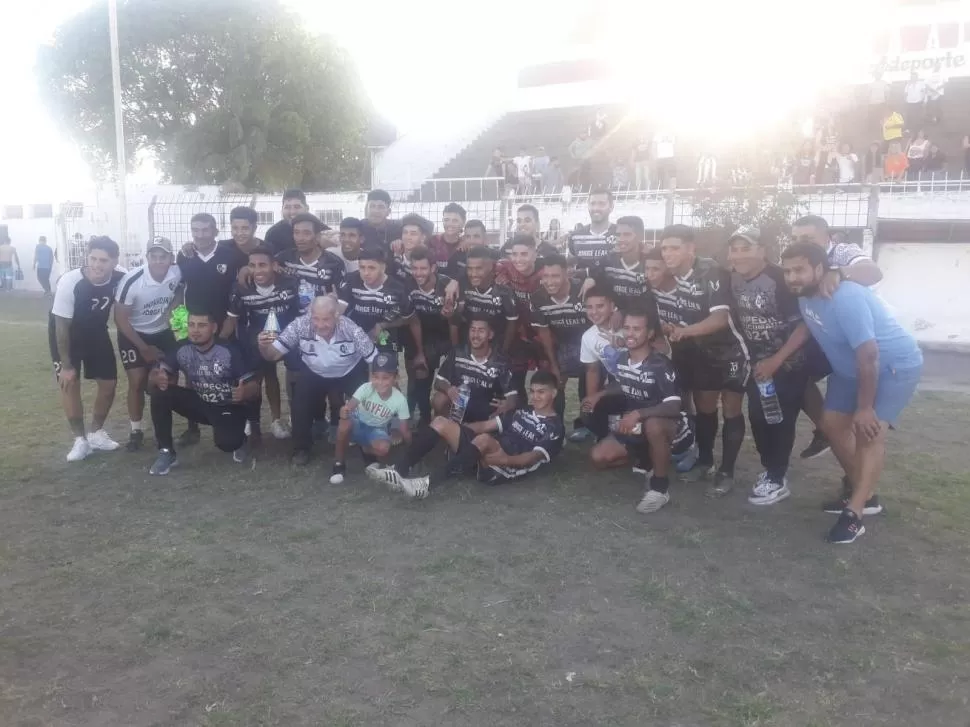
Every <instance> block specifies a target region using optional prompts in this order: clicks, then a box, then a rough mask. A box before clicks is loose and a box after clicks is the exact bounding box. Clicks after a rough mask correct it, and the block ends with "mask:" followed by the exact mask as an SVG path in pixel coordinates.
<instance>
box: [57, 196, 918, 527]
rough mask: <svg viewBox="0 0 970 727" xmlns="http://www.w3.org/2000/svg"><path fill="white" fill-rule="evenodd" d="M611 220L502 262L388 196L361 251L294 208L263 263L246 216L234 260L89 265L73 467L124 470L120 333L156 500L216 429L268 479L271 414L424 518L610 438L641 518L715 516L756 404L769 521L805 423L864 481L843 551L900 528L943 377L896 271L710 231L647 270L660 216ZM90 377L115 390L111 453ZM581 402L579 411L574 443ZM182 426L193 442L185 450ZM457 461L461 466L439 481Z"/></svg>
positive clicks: (807, 228)
mask: <svg viewBox="0 0 970 727" xmlns="http://www.w3.org/2000/svg"><path fill="white" fill-rule="evenodd" d="M588 204H589V217H590V222H589V224H588V225H586V226H585V227H584V228H582V229H577V230H576V231H574V232H573V233H571V234H569V235H568V236H567V239H563V240H560V241H558V242H560V243H562V244H561V245H556V244H551V243H549V242H544V241H542V240H541V236H540V233H539V230H540V227H539V219H538V218H539V215H538V212H537V210H536V209H535V208H534V207H532V206H530V205H524V206H522V207H520V208H519V210H518V212H517V218H516V234H515V235H514V236H513V237H511V239H509V240H508V241H507V242H506V243H505V245H504V246H503V247H502V248H501V249H500V250H499V249H495V248H492V247H489V245H488V244H487V243H488V238H487V231H486V228H485V225H484V224H482V222H480V221H478V220H467V219H466V213H465V210H464V209H463V208H462V207H461V206H460V205H458V204H455V203H452V204H449V205H447V206H446V207H445V208H444V212H443V218H442V221H441V222H442V232H441V233H440V234H438V235H435V234H433V232H434V230H433V228H434V225H433V223H431V222H430V221H428V220H426V219H424V218H423V217H420V216H418V215H407V216H405V217H404V218H402V219H401V220H399V221H396V220H392V219H390V216H389V215H390V211H391V199H390V197H389V195H388V194H387V193H386V192H383V191H381V190H374V191H372V192H371V193H370V194H369V195H368V199H367V207H366V215H365V218H364V219H362V220H361V219H357V218H345V219H344V220H343V221H342V222H341V223H340V228H339V231H337V230H330V229H329V228H327V227H326V226H325V225H324V224H322V223H321V221H320V220H319V219H318V218H317V217H315V216H314V215H312V214H310V213H309V211H308V208H307V205H306V198H305V196H304V194H303V193H302V192H300V191H299V190H290V191H288V192H286V193H285V194H284V197H283V209H282V213H283V214H282V217H283V219H282V220H281V221H280V222H278V223H277V224H276V225H274V226H273V227H272V228H270V229H269V230H268V232H267V233H266V235H265V239H264V240H259V239H257V238H256V236H255V234H256V229H257V215H256V212H255V210H253V209H251V208H248V207H238V208H236V209H234V210H232V212H231V213H230V225H231V239H226V240H221V241H220V240H218V239H217V237H218V229H217V224H216V220H215V219H214V218H213V217H212V216H211V215H209V214H198V215H195V216H194V217H193V218H192V220H191V234H192V242H191V243H188V244H186V245H184V246H183V247H182V248H181V249H180V250H176V249H173V245H172V243H171V242H170V241H169V240H168V239H166V238H161V237H158V238H155V239H154V240H152V242H151V243H150V244H149V246H148V249H147V251H146V256H145V263H144V264H143V265H142V266H140V267H138V268H136V269H133V270H131V271H128V272H124V271H121V270H120V269H119V268H118V267H117V263H118V255H119V249H118V245H117V244H116V243H115V242H114V241H112V240H111V239H109V238H105V237H100V238H92V240H91V241H90V244H89V249H88V252H87V259H86V263H85V265H84V266H83V267H82V268H80V269H77V270H73V271H71V272H68V273H66V274H65V275H63V276H62V277H61V279H60V280H59V281H58V284H57V289H56V293H55V295H54V302H53V306H52V310H51V315H50V325H49V332H50V346H51V354H52V358H53V361H54V366H55V372H56V374H57V379H58V383H59V387H60V391H61V398H62V402H63V406H64V410H65V413H66V415H67V418H68V421H69V423H70V426H71V429H72V432H73V434H74V437H75V440H74V445H73V447H72V449H71V451H70V453H69V454H68V456H67V459H68V460H69V461H77V460H81V459H84V458H86V457H87V456H89V455H90V454H91V453H92V452H93V451H94V450H113V449H117V448H118V447H119V446H120V445H119V443H117V442H115V441H114V440H112V439H111V437H110V436H109V435H108V434H107V433H106V432H105V430H104V423H105V420H106V418H107V416H108V413H109V410H110V408H111V405H112V402H113V399H114V395H115V388H116V379H117V370H116V356H115V349H114V346H113V345H112V342H111V340H110V337H109V333H108V322H109V317H110V315H111V313H112V310H113V312H114V320H115V323H116V327H117V331H118V334H117V348H118V351H119V353H120V359H121V362H122V366H123V367H124V369H125V372H126V374H127V378H128V392H127V408H128V416H129V419H130V423H131V432H130V435H129V441H128V443H127V448H128V449H129V450H130V451H137V450H139V449H141V448H142V446H143V444H144V432H143V415H144V408H145V397H146V394H147V395H148V398H149V401H150V415H151V419H152V425H153V429H154V434H155V439H156V442H157V445H158V454H157V457H156V459H155V461H154V463H153V464H152V465H151V467H150V472H151V474H153V475H165V474H168V473H169V471H170V470H171V468H172V467H173V466H175V465H176V464H177V455H176V447H184V446H188V445H191V444H195V443H197V442H198V441H199V439H200V430H199V426H200V425H206V426H209V427H211V428H212V432H213V440H214V442H215V445H216V447H217V448H218V449H220V450H222V451H224V452H227V453H232V457H233V459H234V460H235V461H236V462H240V463H242V462H246V461H247V460H248V459H249V458H250V457H251V456H252V455H253V452H255V451H257V450H258V449H259V447H260V445H261V437H262V429H261V426H260V421H261V410H262V398H263V396H264V392H265V397H266V399H267V400H268V408H269V411H270V422H271V423H270V429H271V433H272V435H273V436H274V437H276V438H279V439H286V438H292V442H293V454H292V461H293V463H294V464H296V465H305V464H307V462H308V461H309V459H310V453H311V450H312V448H313V446H314V441H315V439H318V438H320V437H323V436H328V437H329V439H330V442H331V443H332V444H333V447H334V462H333V471H332V474H331V477H330V481H331V482H332V483H334V484H339V483H341V482H343V480H344V478H345V476H346V473H347V456H348V451H349V448H350V446H351V445H356V446H357V447H359V450H360V452H361V455H362V457H363V460H364V463H365V465H366V466H365V468H364V472H365V473H366V475H367V476H368V477H370V478H371V479H373V480H376V481H378V482H382V483H386V484H387V485H388V486H390V488H391V489H392V490H395V491H399V492H404V493H406V494H407V495H409V496H411V497H415V498H422V497H425V496H426V495H427V494H428V492H429V487H430V486H431V485H432V483H438V482H439V481H441V480H443V479H446V478H448V477H457V476H463V475H472V474H474V475H475V476H477V477H478V479H479V480H480V481H482V482H485V483H488V484H496V483H500V482H506V481H511V480H517V479H519V478H521V477H524V476H526V475H528V474H530V473H532V472H535V471H536V470H539V469H541V468H543V467H545V466H547V465H548V464H549V463H550V462H551V461H552V460H553V459H554V458H555V457H556V455H557V454H558V453H559V452H560V451H561V450H562V447H563V444H564V440H566V439H569V440H570V441H573V442H581V441H583V440H585V439H591V440H595V443H594V444H593V445H592V448H591V449H590V453H589V457H590V462H591V464H592V466H593V467H596V468H606V467H619V466H624V465H626V466H631V465H632V467H633V469H634V471H641V472H643V473H644V474H645V477H646V492H645V494H644V496H643V498H642V500H641V501H640V503H639V505H638V506H637V510H638V511H640V512H642V513H652V512H655V511H657V510H659V509H660V508H662V507H663V506H664V505H665V504H666V503H667V502H668V501H669V499H670V495H669V493H668V489H669V485H670V479H671V477H672V476H679V477H681V478H682V479H684V480H686V481H701V480H703V481H706V483H707V490H706V491H707V494H708V495H709V496H710V497H721V496H723V495H726V494H727V493H729V492H730V491H731V490H732V488H733V485H734V469H735V463H736V461H737V458H738V454H739V451H740V448H741V445H742V443H743V440H744V436H745V429H746V424H745V418H744V414H743V411H742V404H743V400H744V397H745V395H747V399H748V407H747V409H748V422H749V423H750V427H751V432H752V435H753V439H754V442H755V445H756V447H757V450H758V453H759V455H760V458H761V464H762V467H763V471H762V473H761V474H760V476H759V477H758V478H757V481H756V482H754V483H753V485H752V488H751V491H750V494H749V496H748V500H749V502H751V503H752V504H754V505H772V504H775V503H777V502H780V501H782V500H784V499H785V498H787V497H788V496H789V495H790V490H789V483H788V477H787V473H788V467H789V460H790V458H791V455H792V450H793V447H794V441H795V424H796V420H797V418H798V416H799V413H800V412H801V411H804V412H805V413H806V415H807V416H808V417H810V419H811V420H812V421H813V423H814V425H815V437H814V439H813V441H812V444H811V445H810V447H809V448H808V450H806V452H804V453H802V454H803V456H812V455H818V454H822V453H824V452H826V451H828V449H829V448H831V450H832V452H833V454H834V455H835V456H836V457H837V459H838V461H839V463H840V464H841V466H842V468H843V470H844V472H845V476H844V478H843V480H842V491H841V493H840V494H839V496H838V497H836V498H835V499H834V500H833V501H832V502H830V503H826V504H825V506H824V507H825V510H826V511H827V512H832V513H833V514H836V515H838V519H837V521H836V522H835V524H834V525H833V526H832V528H831V530H830V532H829V535H828V539H829V540H830V541H831V542H836V543H848V542H852V541H854V540H855V539H856V538H857V537H859V536H860V535H862V534H863V533H865V528H864V526H863V524H862V518H863V516H866V515H875V514H879V513H880V512H882V511H883V507H882V505H881V504H880V502H879V500H878V497H877V495H876V485H877V481H878V478H879V475H880V472H881V469H882V465H883V460H884V454H885V438H886V432H887V429H888V428H889V427H890V425H892V424H893V422H894V421H895V420H896V418H897V417H898V416H899V414H900V412H901V411H902V409H903V408H904V407H905V406H906V404H907V403H908V401H909V400H910V398H911V397H912V395H913V393H914V391H915V389H916V386H917V383H918V381H919V378H920V371H921V368H922V357H921V354H920V350H919V348H918V347H917V344H916V342H915V340H914V339H913V338H912V336H910V335H909V334H908V333H907V332H906V331H905V330H903V329H902V328H901V327H900V326H899V325H898V324H897V322H896V321H895V320H894V318H893V317H892V315H891V313H890V312H889V311H888V309H887V308H886V306H885V305H884V304H883V302H882V301H881V300H880V299H879V297H878V296H877V295H876V294H875V293H874V292H872V291H871V290H870V286H872V285H874V284H876V283H877V282H879V280H880V278H881V273H880V270H879V268H878V266H877V265H876V264H875V262H874V261H873V260H872V259H871V258H870V257H869V256H867V255H866V254H865V253H864V251H863V250H862V249H861V248H859V247H858V246H856V245H853V244H850V243H845V242H838V241H835V240H833V239H832V236H831V234H830V230H829V227H828V225H827V223H826V221H825V220H824V219H822V218H819V217H805V218H802V219H800V220H798V221H797V222H796V224H795V225H794V228H793V240H792V241H791V244H789V245H788V246H787V247H786V248H785V249H784V250H783V252H782V254H781V264H780V265H777V264H775V263H773V262H771V261H770V259H769V257H770V256H769V252H768V250H767V249H766V248H767V245H766V244H765V241H763V240H762V239H760V235H759V232H758V231H757V230H754V229H752V230H739V231H738V232H736V233H735V234H734V235H733V236H731V238H730V239H729V240H727V241H726V256H725V258H726V260H727V265H726V266H722V265H720V264H718V263H717V262H715V261H714V260H712V259H708V258H703V257H698V256H697V254H696V250H695V240H694V234H693V231H692V230H691V228H689V227H687V226H684V225H672V226H670V227H668V228H666V229H665V230H664V231H663V233H662V235H661V239H660V242H659V243H658V244H657V245H656V246H653V245H651V246H648V245H647V244H646V243H645V240H644V225H643V221H642V220H641V219H640V218H639V217H633V216H628V217H621V218H619V219H617V220H615V221H612V220H611V214H612V211H613V198H612V195H611V194H610V192H609V191H605V190H603V191H594V192H592V193H591V194H590V196H589V203H588ZM561 250H562V251H561ZM183 306H184V308H183ZM184 310H187V313H185V314H184V315H183V316H181V317H180V316H179V315H178V312H179V311H184ZM173 311H174V312H175V313H176V315H173ZM402 355H403V361H404V367H405V369H406V373H407V385H406V387H404V391H402V390H401V389H400V388H399V386H400V383H401V382H400V379H399V371H398V365H399V364H398V362H399V360H400V359H401V358H402ZM279 361H283V364H284V365H283V367H282V368H280V367H278V362H279ZM281 371H282V376H281ZM530 372H533V373H532V375H531V376H529V373H530ZM82 373H83V376H84V378H87V379H93V380H94V381H95V382H96V385H97V395H96V398H95V402H94V406H93V409H94V411H93V414H92V417H91V424H90V427H89V428H86V427H85V422H84V416H83V411H82V406H81V396H80V378H81V375H82ZM826 377H827V382H826V387H825V395H824V398H823V396H822V394H821V392H820V390H819V387H818V382H819V381H820V380H821V379H823V378H826ZM571 379H575V380H576V381H577V388H578V398H579V401H580V412H579V416H578V417H577V418H576V419H575V420H574V421H573V423H572V431H571V433H569V434H568V436H567V432H566V427H565V424H564V421H563V418H564V412H565V402H566V396H565V390H566V387H567V385H568V383H569V381H570V380H571ZM527 382H528V383H527ZM284 387H285V388H286V390H287V392H288V398H289V403H290V417H289V422H287V421H286V420H285V419H284V417H283V413H282V391H283V388H284ZM719 409H720V412H721V422H722V423H721V422H719V418H718V410H719ZM176 413H177V414H179V415H180V416H181V417H184V418H185V420H186V421H187V427H186V429H185V430H184V431H183V432H182V433H181V434H180V435H179V436H178V438H177V439H176V437H175V436H174V434H173V418H174V414H176ZM719 423H720V424H721V427H720V428H721V457H720V461H719V462H717V463H715V457H714V455H715V441H716V438H717V433H718V427H719ZM441 441H443V442H444V446H443V447H442V448H443V449H444V450H445V451H446V452H447V457H446V461H445V463H444V464H443V465H442V466H441V467H440V468H439V469H438V470H436V472H435V473H433V474H432V475H419V474H417V473H416V471H417V467H418V465H419V463H420V462H422V460H425V459H426V458H427V457H428V455H430V454H431V453H432V452H433V451H434V450H435V449H436V448H438V447H439V446H441V445H439V442H441ZM398 442H400V446H396V447H395V446H393V445H394V444H397V443H398Z"/></svg>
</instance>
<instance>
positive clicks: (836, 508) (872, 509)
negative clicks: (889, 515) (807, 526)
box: [822, 494, 886, 515]
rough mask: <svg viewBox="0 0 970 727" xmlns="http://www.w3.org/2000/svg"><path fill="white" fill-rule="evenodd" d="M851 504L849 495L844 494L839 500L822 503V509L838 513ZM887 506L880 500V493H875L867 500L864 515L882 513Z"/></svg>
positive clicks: (833, 513)
mask: <svg viewBox="0 0 970 727" xmlns="http://www.w3.org/2000/svg"><path fill="white" fill-rule="evenodd" d="M848 506H849V495H846V494H843V495H842V497H840V498H838V499H837V500H830V501H829V502H826V503H825V504H824V505H822V510H823V511H824V512H827V513H829V514H830V515H838V514H840V513H841V512H842V511H843V510H845V508H847V507H848ZM885 512H886V508H885V507H884V506H883V505H882V503H881V502H879V495H873V496H872V497H870V498H869V499H868V500H866V506H865V507H864V508H862V514H863V515H882V514H884V513H885Z"/></svg>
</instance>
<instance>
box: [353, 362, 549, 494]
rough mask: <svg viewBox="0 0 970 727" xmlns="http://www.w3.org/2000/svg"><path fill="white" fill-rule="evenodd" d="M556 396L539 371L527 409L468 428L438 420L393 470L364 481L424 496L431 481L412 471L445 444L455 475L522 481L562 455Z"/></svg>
mask: <svg viewBox="0 0 970 727" xmlns="http://www.w3.org/2000/svg"><path fill="white" fill-rule="evenodd" d="M558 391H559V382H558V381H556V377H554V376H553V375H552V374H550V373H549V372H548V371H537V372H536V373H535V375H534V376H533V377H532V381H531V382H529V394H530V401H531V406H529V407H526V408H524V409H516V410H514V411H506V412H504V413H502V414H498V413H496V415H495V416H494V417H492V418H490V419H486V420H485V421H481V422H475V423H471V424H459V423H458V422H455V421H452V420H451V419H447V418H446V417H443V416H440V417H437V418H436V419H435V420H434V421H433V422H431V426H430V427H426V428H422V429H419V430H418V431H417V432H415V434H414V439H413V441H412V442H411V445H410V446H409V447H407V448H406V449H405V450H404V452H402V454H401V457H400V459H399V460H398V463H397V465H396V466H395V467H386V468H383V469H380V468H377V467H371V468H369V469H368V470H367V476H368V477H370V478H371V479H373V480H375V481H376V482H382V483H384V484H387V485H388V486H390V488H391V489H392V490H395V491H401V492H404V493H406V494H407V495H409V496H410V497H413V498H418V499H420V498H423V497H427V495H428V489H429V487H430V484H431V482H430V478H429V477H427V476H425V477H410V476H409V474H410V469H411V467H413V466H414V465H415V464H417V463H418V462H420V461H421V459H422V458H424V457H425V456H427V455H428V454H429V453H430V452H431V451H432V450H433V449H434V448H435V447H436V446H437V444H438V441H439V440H440V439H443V440H444V441H445V443H446V444H447V445H448V449H449V450H451V452H453V453H454V457H453V460H454V463H455V471H460V472H467V471H470V470H471V469H472V468H474V467H475V466H476V465H477V466H478V479H479V481H480V482H484V483H485V484H488V485H497V484H501V483H503V482H512V481H515V480H518V479H521V478H522V477H525V476H526V475H528V474H530V473H532V472H535V471H536V470H538V469H540V468H541V467H542V466H543V465H546V464H549V463H550V462H552V458H553V457H555V456H556V455H557V454H559V452H561V451H562V444H563V439H564V438H565V431H564V428H563V424H562V419H561V418H560V417H559V415H558V414H556V406H555V400H556V393H557V392H558ZM496 434H497V436H495V435H496Z"/></svg>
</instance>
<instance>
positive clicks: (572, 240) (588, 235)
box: [568, 224, 616, 270]
mask: <svg viewBox="0 0 970 727" xmlns="http://www.w3.org/2000/svg"><path fill="white" fill-rule="evenodd" d="M591 228H592V225H585V226H584V227H581V228H580V229H578V230H576V231H575V232H571V233H570V234H569V243H568V249H569V254H570V255H571V256H572V257H574V258H576V267H577V268H580V269H586V270H588V269H589V268H590V267H592V265H593V263H594V262H596V261H597V260H599V259H600V258H604V257H606V256H607V255H609V254H610V253H611V252H613V248H615V247H616V225H614V224H611V225H610V226H609V227H608V228H607V229H606V231H605V232H593V231H592V229H591Z"/></svg>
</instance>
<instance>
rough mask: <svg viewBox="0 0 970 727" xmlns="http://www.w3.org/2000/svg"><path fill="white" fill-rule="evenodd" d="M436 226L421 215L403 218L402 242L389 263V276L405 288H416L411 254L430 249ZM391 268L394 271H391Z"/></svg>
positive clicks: (397, 246)
mask: <svg viewBox="0 0 970 727" xmlns="http://www.w3.org/2000/svg"><path fill="white" fill-rule="evenodd" d="M433 227H434V226H433V225H432V224H431V221H430V220H426V219H425V218H424V217H422V216H421V215H414V214H410V215H404V217H402V218H401V241H400V244H397V245H396V248H397V251H396V252H395V257H394V258H393V259H392V260H391V261H389V262H388V271H387V272H388V274H389V275H391V276H393V277H395V278H397V279H398V280H399V281H400V282H402V283H404V287H405V288H408V289H410V288H412V287H414V278H412V277H411V252H412V251H414V250H415V249H416V248H419V247H422V248H425V249H428V240H430V239H431V232H432V228H433ZM391 267H393V268H394V269H393V270H391Z"/></svg>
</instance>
